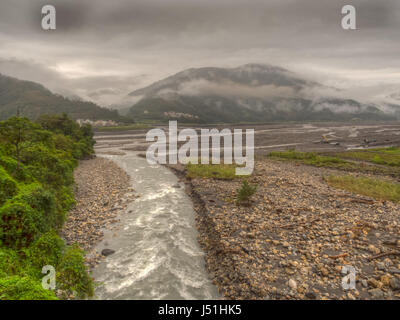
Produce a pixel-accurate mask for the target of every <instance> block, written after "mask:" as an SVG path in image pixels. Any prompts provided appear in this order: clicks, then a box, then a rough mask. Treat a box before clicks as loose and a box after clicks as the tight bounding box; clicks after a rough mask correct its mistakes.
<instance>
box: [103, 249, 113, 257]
mask: <svg viewBox="0 0 400 320" xmlns="http://www.w3.org/2000/svg"><path fill="white" fill-rule="evenodd" d="M113 253H115V250H112V249H103V250H101V254H102V255H103V256H105V257H107V256H110V255H112V254H113Z"/></svg>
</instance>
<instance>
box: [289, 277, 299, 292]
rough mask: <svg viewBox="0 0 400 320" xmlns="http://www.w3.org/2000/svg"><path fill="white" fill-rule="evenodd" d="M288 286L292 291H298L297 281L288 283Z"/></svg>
mask: <svg viewBox="0 0 400 320" xmlns="http://www.w3.org/2000/svg"><path fill="white" fill-rule="evenodd" d="M288 284H289V287H290V288H291V289H293V290H296V289H297V283H296V281H294V280H293V279H290V280H289V282H288Z"/></svg>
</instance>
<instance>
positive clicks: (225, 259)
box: [189, 159, 400, 299]
mask: <svg viewBox="0 0 400 320" xmlns="http://www.w3.org/2000/svg"><path fill="white" fill-rule="evenodd" d="M331 174H332V175H344V174H345V173H344V172H343V171H338V170H334V169H327V168H316V167H311V166H307V165H302V164H298V163H297V164H296V163H293V162H281V161H276V160H271V159H263V160H260V161H257V162H256V168H255V172H254V175H253V176H252V177H251V178H250V179H249V181H250V182H251V183H253V184H257V186H258V189H257V192H256V194H255V195H254V196H253V200H252V205H251V206H249V207H245V206H237V205H236V203H235V197H236V194H237V190H238V189H239V188H240V186H241V182H240V181H238V180H232V181H222V180H216V179H204V178H196V179H192V180H191V181H190V184H189V185H190V186H191V188H190V189H191V191H190V193H191V195H192V198H193V199H194V202H195V206H196V209H197V212H198V217H197V223H198V229H199V232H200V238H199V240H200V243H201V245H202V246H203V248H204V250H205V252H206V264H207V268H208V270H209V272H210V274H211V277H212V279H213V281H214V283H215V284H216V285H217V286H218V288H219V290H220V291H221V293H223V295H224V296H225V297H226V298H228V299H400V236H399V234H400V205H399V203H394V202H390V201H377V200H374V199H372V198H368V197H365V196H360V195H357V194H353V193H350V192H347V191H343V190H339V189H336V188H332V187H330V186H329V185H328V184H327V183H326V182H325V179H324V177H326V176H329V175H331ZM346 174H349V175H353V176H359V174H358V173H346ZM381 178H382V177H381ZM388 179H390V178H388ZM343 266H352V267H354V268H355V270H356V289H355V290H348V291H344V290H343V289H342V279H343V277H344V276H345V275H344V274H342V267H343Z"/></svg>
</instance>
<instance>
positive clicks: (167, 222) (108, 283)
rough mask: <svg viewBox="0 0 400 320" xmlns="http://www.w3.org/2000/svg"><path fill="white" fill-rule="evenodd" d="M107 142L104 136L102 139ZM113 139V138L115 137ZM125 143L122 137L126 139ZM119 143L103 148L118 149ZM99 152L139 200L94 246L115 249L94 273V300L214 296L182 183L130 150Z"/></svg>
mask: <svg viewBox="0 0 400 320" xmlns="http://www.w3.org/2000/svg"><path fill="white" fill-rule="evenodd" d="M101 141H102V143H103V144H104V143H107V140H106V139H104V140H101ZM113 142H115V140H113ZM125 142H126V141H125ZM122 146H123V145H121V146H118V147H110V148H106V149H104V148H103V149H102V151H103V152H104V151H112V152H114V153H118V152H121V150H120V148H122ZM123 153H125V154H124V155H122V153H121V155H106V154H99V155H98V156H102V157H105V158H108V159H111V160H112V161H114V162H115V163H116V164H118V165H119V166H120V167H121V168H122V169H124V170H125V171H126V172H127V173H128V174H129V176H130V184H131V187H132V188H133V189H134V190H135V192H136V193H137V194H138V195H139V198H137V199H136V200H134V201H132V202H131V203H129V204H128V207H127V209H126V212H124V213H122V214H120V215H119V216H118V218H119V219H120V221H119V222H118V223H117V224H116V225H115V228H116V230H117V231H115V230H105V231H104V234H105V235H104V239H103V240H102V242H101V243H100V244H99V245H98V248H97V249H98V250H99V251H101V250H102V249H104V248H109V249H113V250H115V251H116V252H115V253H114V254H113V255H110V256H108V257H106V258H105V259H104V261H102V262H101V263H100V264H99V265H98V266H97V267H96V268H95V269H94V271H93V276H94V278H95V280H96V283H97V284H98V286H97V287H96V289H95V297H96V298H97V299H135V300H137V299H156V300H161V299H177V300H179V299H200V300H201V299H218V298H219V297H220V296H219V294H218V291H217V289H216V287H215V286H214V285H213V283H212V282H211V280H210V278H209V276H208V273H207V271H206V269H205V262H204V253H203V252H202V250H201V248H200V246H199V244H198V242H197V235H198V233H197V230H196V227H195V214H196V213H195V211H194V209H193V205H192V202H191V199H190V198H189V197H188V196H187V194H186V193H185V190H184V184H183V183H179V182H178V179H177V177H176V176H175V175H174V174H173V173H172V172H171V171H170V170H169V169H167V168H165V167H163V166H159V165H149V164H148V163H147V160H146V159H144V158H141V157H139V156H138V155H137V153H136V152H133V151H123Z"/></svg>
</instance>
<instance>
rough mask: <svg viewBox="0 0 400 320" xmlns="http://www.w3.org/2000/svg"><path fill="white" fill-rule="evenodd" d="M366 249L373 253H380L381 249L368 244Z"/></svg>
mask: <svg viewBox="0 0 400 320" xmlns="http://www.w3.org/2000/svg"><path fill="white" fill-rule="evenodd" d="M368 250H369V251H370V252H371V253H373V254H380V253H381V250H379V249H378V248H377V247H375V246H374V245H372V244H370V245H369V246H368Z"/></svg>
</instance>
